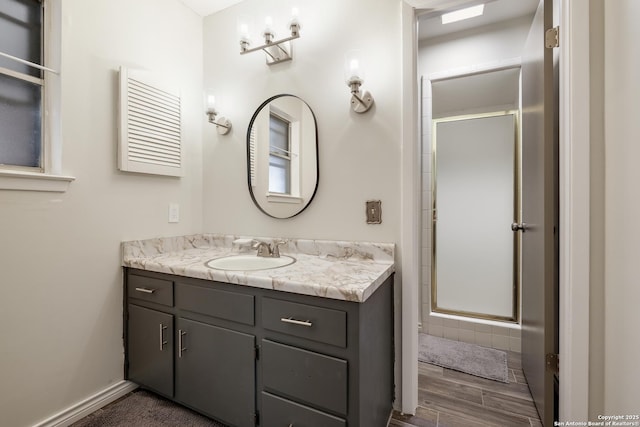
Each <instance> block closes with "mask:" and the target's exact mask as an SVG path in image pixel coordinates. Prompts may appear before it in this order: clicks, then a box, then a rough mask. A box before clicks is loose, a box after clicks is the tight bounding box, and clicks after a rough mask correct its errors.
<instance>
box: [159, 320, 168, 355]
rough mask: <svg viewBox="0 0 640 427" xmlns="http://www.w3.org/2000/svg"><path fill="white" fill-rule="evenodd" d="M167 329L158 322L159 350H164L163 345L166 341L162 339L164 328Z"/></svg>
mask: <svg viewBox="0 0 640 427" xmlns="http://www.w3.org/2000/svg"><path fill="white" fill-rule="evenodd" d="M165 329H167V327H166V326H164V325H163V324H162V323H160V351H164V346H165V345H167V342H166V341H165V340H164V330H165Z"/></svg>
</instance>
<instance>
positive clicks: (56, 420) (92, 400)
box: [33, 380, 138, 427]
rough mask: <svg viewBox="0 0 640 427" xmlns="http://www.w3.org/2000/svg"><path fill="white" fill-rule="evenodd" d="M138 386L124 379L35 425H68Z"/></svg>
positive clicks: (46, 426)
mask: <svg viewBox="0 0 640 427" xmlns="http://www.w3.org/2000/svg"><path fill="white" fill-rule="evenodd" d="M136 388H138V386H137V385H136V384H134V383H132V382H131V381H125V380H122V381H120V382H118V383H116V384H113V385H111V386H109V387H107V388H105V389H104V390H102V391H99V392H98V393H96V394H94V395H93V396H90V397H88V398H86V399H85V400H82V401H80V402H78V403H76V404H75V405H72V406H70V407H68V408H67V409H64V410H62V411H60V412H58V413H57V414H55V415H53V416H51V417H49V418H47V419H46V420H44V421H42V422H40V423H38V424H35V425H34V426H33V427H67V426H69V425H71V424H73V423H75V422H76V421H78V420H80V419H82V418H84V417H86V416H87V415H89V414H91V413H92V412H95V411H97V410H98V409H100V408H102V407H103V406H106V405H108V404H109V403H111V402H113V401H114V400H117V399H119V398H121V397H122V396H124V395H125V394H127V393H129V392H131V391H133V390H135V389H136Z"/></svg>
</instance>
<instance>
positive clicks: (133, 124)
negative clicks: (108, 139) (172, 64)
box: [118, 67, 183, 176]
mask: <svg viewBox="0 0 640 427" xmlns="http://www.w3.org/2000/svg"><path fill="white" fill-rule="evenodd" d="M182 157H183V153H182V111H181V99H180V92H179V91H178V90H175V89H173V88H170V87H168V86H165V85H163V86H158V84H157V83H155V82H152V81H151V80H150V79H149V77H148V73H146V72H144V71H138V70H129V69H127V68H125V67H121V68H120V138H119V144H118V169H120V170H122V171H128V172H139V173H148V174H155V175H169V176H182Z"/></svg>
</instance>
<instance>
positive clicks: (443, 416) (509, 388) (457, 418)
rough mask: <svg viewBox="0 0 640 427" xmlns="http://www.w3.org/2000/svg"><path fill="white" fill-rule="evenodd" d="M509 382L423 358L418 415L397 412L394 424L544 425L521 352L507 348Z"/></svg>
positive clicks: (425, 426) (445, 426)
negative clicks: (532, 394)
mask: <svg viewBox="0 0 640 427" xmlns="http://www.w3.org/2000/svg"><path fill="white" fill-rule="evenodd" d="M507 356H508V357H507V367H508V369H509V383H508V384H505V383H501V382H497V381H492V380H486V379H484V378H479V377H475V376H473V375H469V374H464V373H461V372H457V371H452V370H450V369H446V368H441V367H439V366H435V365H429V364H427V363H423V362H419V363H418V365H419V367H418V370H419V377H418V405H419V406H418V409H417V410H416V415H414V416H407V415H402V414H400V413H397V412H394V414H393V417H392V419H391V422H390V423H389V426H390V427H391V426H393V427H458V426H460V427H476V426H477V427H479V426H497V427H520V426H521V427H541V426H542V424H541V423H540V420H539V419H538V413H537V412H536V408H535V406H534V405H533V399H532V398H531V393H530V392H529V386H528V385H527V381H526V379H525V377H524V374H523V372H522V363H521V361H520V353H515V352H510V351H508V352H507Z"/></svg>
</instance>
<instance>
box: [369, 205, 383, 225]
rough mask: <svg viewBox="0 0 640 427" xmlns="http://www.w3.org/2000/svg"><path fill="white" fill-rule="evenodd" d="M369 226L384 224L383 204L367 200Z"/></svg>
mask: <svg viewBox="0 0 640 427" xmlns="http://www.w3.org/2000/svg"><path fill="white" fill-rule="evenodd" d="M366 206H367V224H382V202H381V201H380V200H367V203H366Z"/></svg>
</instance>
